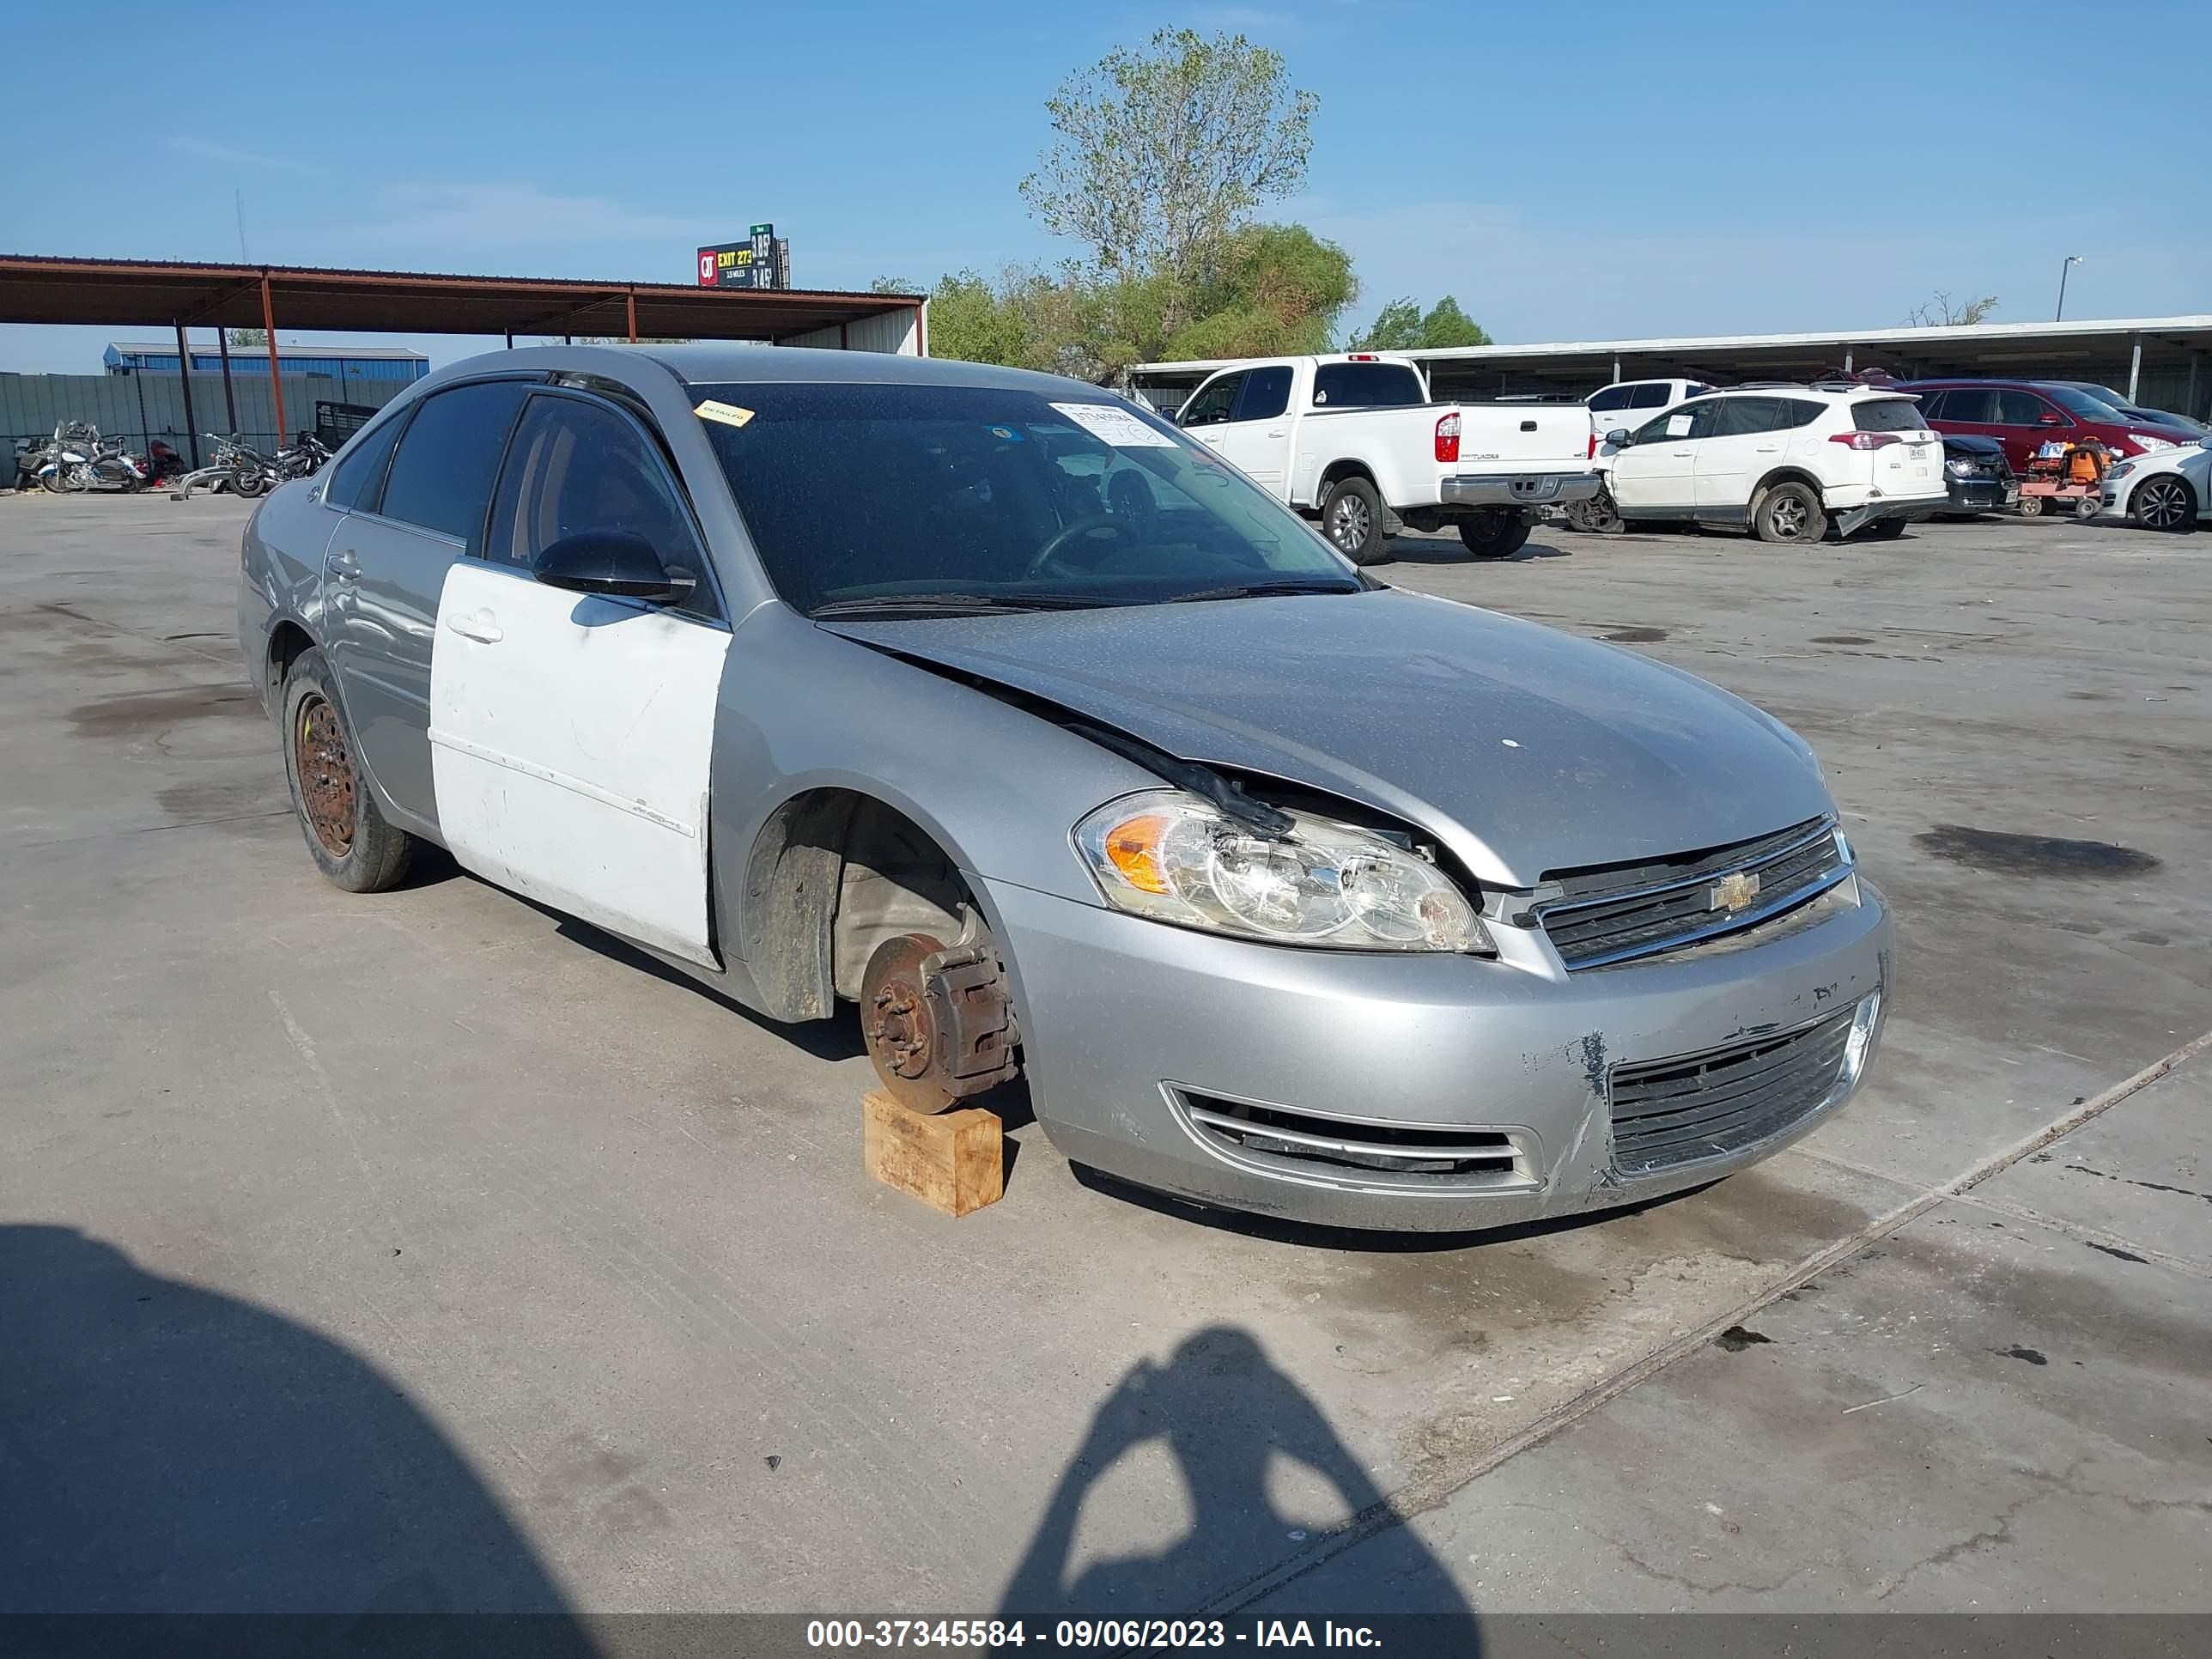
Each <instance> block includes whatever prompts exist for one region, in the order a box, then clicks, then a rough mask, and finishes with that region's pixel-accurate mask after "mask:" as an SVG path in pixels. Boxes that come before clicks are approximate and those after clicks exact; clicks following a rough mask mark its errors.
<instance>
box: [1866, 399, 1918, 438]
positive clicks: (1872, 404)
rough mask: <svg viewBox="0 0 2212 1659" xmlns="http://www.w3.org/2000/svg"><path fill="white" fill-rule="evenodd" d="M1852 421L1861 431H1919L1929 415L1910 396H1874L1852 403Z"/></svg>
mask: <svg viewBox="0 0 2212 1659" xmlns="http://www.w3.org/2000/svg"><path fill="white" fill-rule="evenodd" d="M1851 422H1852V424H1853V425H1854V426H1855V427H1856V428H1857V429H1858V430H1859V431H1861V432H1918V431H1920V430H1922V429H1923V428H1924V427H1926V426H1927V424H1928V417H1927V416H1925V415H1923V414H1922V413H1921V412H1920V405H1919V404H1917V403H1915V402H1914V401H1913V400H1912V399H1911V398H1869V399H1868V400H1867V401H1866V402H1865V403H1863V404H1852V405H1851Z"/></svg>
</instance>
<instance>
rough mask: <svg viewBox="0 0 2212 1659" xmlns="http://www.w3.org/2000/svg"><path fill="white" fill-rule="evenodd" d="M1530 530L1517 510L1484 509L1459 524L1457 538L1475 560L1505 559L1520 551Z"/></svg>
mask: <svg viewBox="0 0 2212 1659" xmlns="http://www.w3.org/2000/svg"><path fill="white" fill-rule="evenodd" d="M1533 528H1534V526H1533V525H1531V524H1530V523H1529V521H1528V514H1527V513H1523V512H1522V511H1521V510H1520V509H1519V508H1518V507H1485V508H1483V509H1482V510H1481V511H1480V512H1478V513H1473V514H1470V515H1469V516H1468V517H1467V518H1464V519H1462V520H1460V521H1459V538H1460V541H1461V542H1462V544H1464V545H1465V546H1466V548H1467V550H1468V552H1470V553H1472V554H1474V556H1475V557H1476V558H1478V559H1507V558H1510V557H1512V556H1513V555H1515V554H1516V553H1518V552H1519V551H1520V550H1521V548H1522V544H1524V543H1525V542H1527V541H1528V532H1529V531H1530V530H1532V529H1533Z"/></svg>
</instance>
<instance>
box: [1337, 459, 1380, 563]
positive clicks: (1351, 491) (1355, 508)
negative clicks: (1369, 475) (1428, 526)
mask: <svg viewBox="0 0 2212 1659" xmlns="http://www.w3.org/2000/svg"><path fill="white" fill-rule="evenodd" d="M1321 527H1322V533H1323V534H1324V535H1326V536H1327V537H1328V538H1329V540H1330V541H1332V542H1334V544H1336V550H1337V551H1338V552H1340V553H1341V554H1343V555H1344V556H1345V557H1346V558H1347V559H1350V560H1351V561H1352V563H1354V564H1380V563H1382V562H1383V560H1385V559H1387V558H1389V556H1390V538H1389V537H1388V536H1386V535H1385V534H1383V497H1382V496H1381V495H1377V494H1376V489H1375V486H1374V485H1373V484H1371V483H1368V482H1367V480H1366V479H1364V478H1358V477H1353V478H1339V479H1338V480H1337V481H1336V482H1335V483H1334V484H1332V485H1330V486H1329V491H1328V499H1327V500H1325V501H1322V506H1321Z"/></svg>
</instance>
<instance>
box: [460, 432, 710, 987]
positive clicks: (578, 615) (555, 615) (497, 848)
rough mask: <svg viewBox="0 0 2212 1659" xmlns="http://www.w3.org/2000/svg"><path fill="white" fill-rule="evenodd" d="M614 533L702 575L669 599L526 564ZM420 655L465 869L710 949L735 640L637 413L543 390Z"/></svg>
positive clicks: (611, 923) (591, 917)
mask: <svg viewBox="0 0 2212 1659" xmlns="http://www.w3.org/2000/svg"><path fill="white" fill-rule="evenodd" d="M606 529H615V530H627V531H632V532H636V533H637V534H639V535H641V536H643V537H645V538H646V539H647V541H648V542H650V543H651V544H653V549H654V550H655V551H656V552H658V553H659V554H660V556H661V557H662V558H663V560H664V561H665V562H667V563H668V564H670V565H671V566H683V567H684V568H687V569H689V570H690V571H691V572H693V573H695V574H696V580H697V582H698V586H697V587H696V589H695V590H694V592H693V593H692V595H691V596H690V599H687V600H685V601H684V602H683V603H682V604H680V605H674V606H661V605H647V604H643V603H641V602H639V601H636V600H631V599H615V598H608V597H602V596H599V595H592V594H580V593H575V592H568V591H567V590H565V589H562V588H557V587H552V586H546V585H544V584H543V583H540V582H538V580H535V579H534V578H533V576H532V574H531V565H532V562H534V560H535V559H536V557H537V556H538V554H540V553H542V552H543V551H544V550H545V549H546V548H547V547H548V546H550V544H552V543H554V542H556V541H557V540H559V539H561V538H563V537H566V536H569V535H573V534H575V533H576V532H580V531H586V530H606ZM435 641H436V642H435V646H434V647H433V648H432V653H431V668H430V757H431V769H432V775H433V779H434V782H435V790H436V796H437V811H438V823H439V828H440V830H441V833H442V835H443V836H444V837H445V840H446V844H447V847H448V848H450V849H451V851H452V853H453V856H454V858H455V859H456V860H459V862H460V864H461V865H462V866H464V867H465V868H466V869H470V870H473V871H475V872H477V874H479V875H482V876H483V877H485V878H488V879H489V880H491V881H494V882H496V883H498V884H500V885H501V886H503V887H507V888H511V889H513V890H514V891H516V892H518V893H521V894H523V895H525V896H528V897H531V898H534V899H538V900H540V901H542V902H544V903H546V904H549V905H551V906H552V907H554V908H556V909H559V910H562V911H565V912H567V913H568V914H569V915H574V916H578V917H580V918H581V919H583V920H584V921H589V922H592V923H594V924H596V925H598V926H599V927H605V928H606V929H607V930H608V931H609V932H611V933H619V934H622V935H623V936H624V937H625V938H629V939H635V940H637V941H638V942H639V943H641V944H643V945H653V946H654V947H656V948H658V949H659V950H662V951H668V952H670V953H671V954H673V955H676V956H680V957H685V958H687V959H689V960H691V961H695V962H702V963H708V964H710V965H712V964H714V962H715V960H716V958H715V955H714V944H713V939H712V932H711V927H710V922H709V916H708V895H707V823H708V811H707V809H708V777H709V773H710V770H711V763H712V754H713V746H714V705H715V699H716V694H717V691H718V689H719V687H720V683H721V676H722V664H723V659H724V658H725V656H726V654H727V653H728V650H729V644H730V635H729V630H728V628H727V627H726V625H725V623H723V621H722V619H721V617H720V612H719V610H718V608H717V605H716V602H715V599H714V592H713V587H712V581H711V577H710V574H709V572H708V567H707V561H706V559H705V558H704V556H703V555H702V552H701V550H700V546H699V541H698V537H697V532H696V529H695V528H694V527H693V525H692V521H691V516H690V509H689V507H687V506H686V505H685V503H684V498H683V496H682V495H681V493H680V491H678V489H677V487H676V485H675V483H674V482H673V480H672V479H671V477H669V475H668V471H667V469H666V467H665V465H664V464H663V463H662V461H661V459H660V456H659V453H657V452H656V450H655V448H654V447H653V444H652V443H651V441H650V440H649V439H648V438H647V436H646V435H645V433H644V431H643V429H642V428H640V427H639V426H638V424H637V423H636V422H635V421H634V420H633V419H632V418H631V417H630V416H629V415H628V414H627V413H625V412H623V411H621V410H617V409H615V408H613V407H611V406H610V405H608V404H602V403H600V402H599V401H598V400H596V399H592V398H586V397H583V396H580V395H577V394H573V393H568V392H550V391H547V392H538V393H536V394H535V395H533V396H532V398H531V400H530V403H529V404H528V405H527V406H526V408H525V410H524V411H523V415H522V419H521V422H520V425H519V426H518V427H517V428H516V429H515V435H514V439H513V442H512V443H511V444H510V445H509V447H508V450H507V464H506V467H505V470H504V471H503V472H502V474H501V478H500V483H499V486H498V489H497V491H496V493H495V495H494V498H493V507H492V519H491V532H490V534H489V537H488V538H487V541H486V546H485V550H484V556H483V557H481V558H468V559H461V560H458V561H456V562H454V564H453V567H452V568H451V569H450V570H448V571H447V574H446V580H445V586H444V589H443V591H442V592H441V595H440V598H439V604H438V622H437V629H436V634H435Z"/></svg>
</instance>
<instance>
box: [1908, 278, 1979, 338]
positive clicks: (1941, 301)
mask: <svg viewBox="0 0 2212 1659" xmlns="http://www.w3.org/2000/svg"><path fill="white" fill-rule="evenodd" d="M1996 308H1997V296H1996V295H1994V294H1985V295H1983V296H1982V297H1981V298H1980V299H1978V300H1969V301H1966V304H1964V305H1954V304H1953V303H1952V302H1951V295H1950V292H1949V290H1948V289H1940V288H1939V289H1936V297H1935V298H1934V299H1932V300H1930V301H1929V302H1928V303H1927V304H1926V305H1923V306H1915V307H1912V309H1911V311H1908V312H1907V313H1905V322H1906V323H1907V324H1909V325H1911V326H1912V327H1914V328H1972V326H1973V325H1975V324H1977V323H1986V322H1987V321H1989V319H1990V316H1991V314H1992V313H1995V312H1996Z"/></svg>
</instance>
